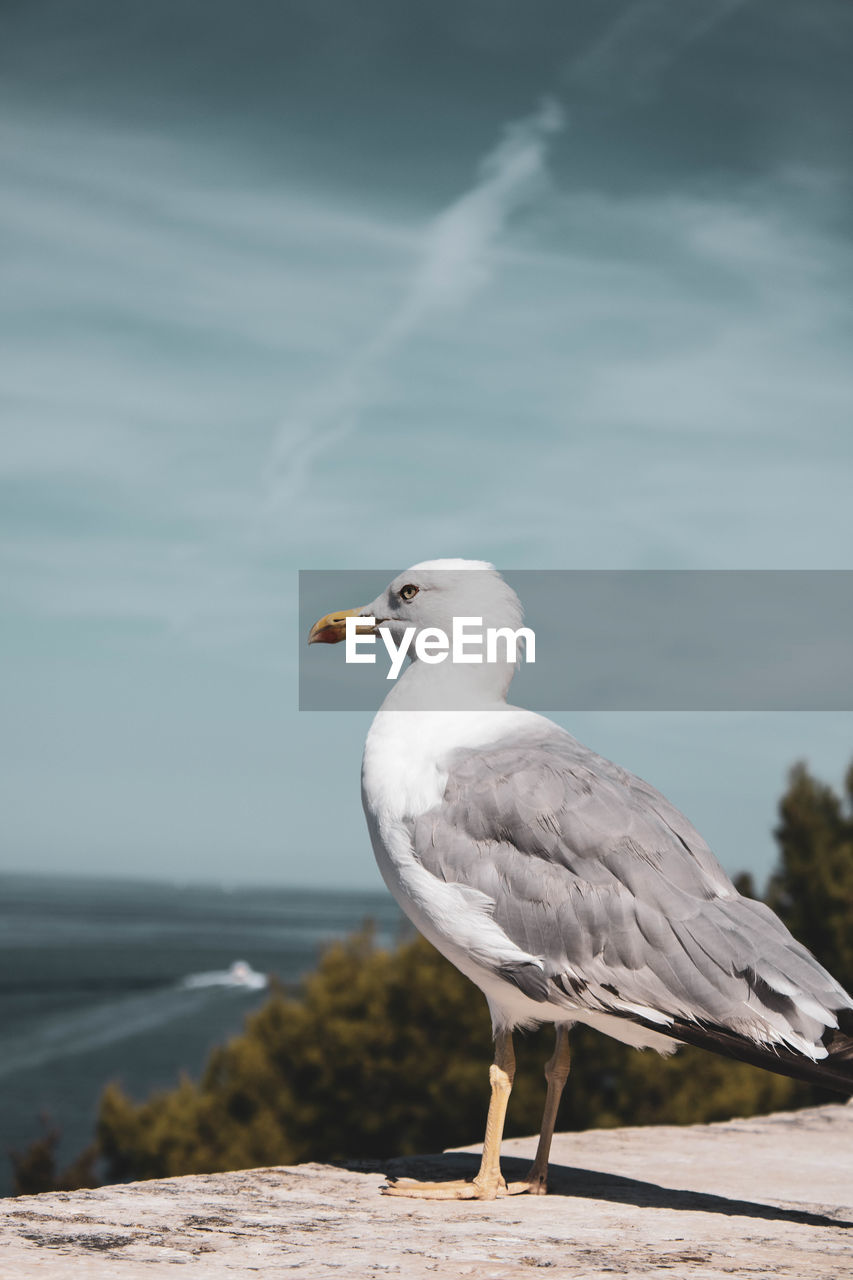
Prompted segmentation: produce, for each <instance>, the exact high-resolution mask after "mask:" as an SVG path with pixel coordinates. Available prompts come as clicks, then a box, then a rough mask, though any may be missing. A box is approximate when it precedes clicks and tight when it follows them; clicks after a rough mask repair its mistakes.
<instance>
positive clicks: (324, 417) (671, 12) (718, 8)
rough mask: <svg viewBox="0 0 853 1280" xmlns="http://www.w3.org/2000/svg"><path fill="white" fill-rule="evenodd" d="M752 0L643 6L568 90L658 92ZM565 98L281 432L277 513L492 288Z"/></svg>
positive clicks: (503, 158)
mask: <svg viewBox="0 0 853 1280" xmlns="http://www.w3.org/2000/svg"><path fill="white" fill-rule="evenodd" d="M746 3H747V0H703V4H702V6H701V7H700V6H699V5H698V4H697V5H693V4H690V3H689V0H637V2H636V3H633V4H632V5H631V6H630V7H629V8H627V9H626V10H625V11H624V12H623V13H622V14H620V16H619V17H618V18H616V19H615V21H614V22H612V23H611V24H610V25H609V26H608V27H607V28H606V29H605V31H604V33H603V34H602V35H601V36H600V37H599V39H598V40H597V41H596V42H595V43H594V44H593V45H592V46H591V48H589V49H587V50H585V51H584V52H583V53H582V54H581V55H580V56H578V57H577V58H574V59H573V60H572V61H571V62H569V63H568V64H567V65H566V67H565V70H564V71H563V73H562V74H561V76H560V77H559V87H560V90H561V92H562V93H563V94H564V95H566V96H568V97H571V95H572V94H573V93H577V92H584V91H593V92H595V91H601V90H606V91H607V92H608V93H614V94H615V95H616V96H617V97H619V98H620V99H624V97H625V94H626V92H627V93H630V92H632V91H634V92H636V91H638V90H645V91H648V90H650V89H651V88H652V87H653V85H654V84H655V83H656V82H657V81H658V80H659V79H660V77H661V76H662V75H663V74H664V73H665V71H667V70H668V69H669V67H671V66H672V65H673V64H674V63H675V62H676V61H677V60H678V58H679V57H680V56H681V55H682V53H683V52H684V51H685V50H686V49H687V48H689V47H690V46H691V45H693V44H695V43H696V42H697V41H699V40H701V39H702V38H704V37H705V36H706V35H707V34H708V33H709V32H711V31H712V30H713V29H714V28H715V27H717V26H718V25H719V24H720V23H722V22H724V21H725V20H726V19H728V18H729V17H731V16H732V15H733V14H734V13H735V12H736V11H737V10H739V9H741V8H743V7H744V5H745V4H746ZM565 124H566V113H565V110H564V107H563V106H562V105H561V103H560V102H559V101H558V100H557V98H556V97H553V96H552V97H547V98H545V99H544V100H543V101H542V103H541V105H540V106H539V108H538V109H537V110H536V111H535V112H534V113H533V114H532V115H530V116H525V117H523V118H522V119H519V120H515V121H513V122H511V123H510V124H509V125H507V126H506V127H505V129H504V131H503V134H502V136H501V138H500V140H499V141H498V143H497V145H496V146H494V147H493V148H492V149H491V150H490V151H489V152H488V153H487V154H486V155H485V157H484V158H483V159H482V161H481V162H480V164H479V166H478V173H477V178H476V181H475V182H474V183H473V185H472V186H471V187H470V188H469V189H468V190H467V191H465V192H464V193H463V194H462V195H461V196H459V197H458V198H457V199H456V200H454V201H453V202H452V203H451V204H450V205H448V206H447V207H446V208H445V209H444V210H442V212H441V213H439V214H438V215H437V216H436V217H435V218H434V219H433V221H432V222H431V223H430V224H429V226H428V227H427V229H426V232H425V235H424V243H423V250H422V253H421V257H420V262H419V263H418V265H417V268H416V269H415V271H414V274H413V276H412V279H411V281H410V283H409V286H408V288H407V289H406V291H405V293H404V295H403V297H402V298H401V300H400V303H399V305H398V306H397V308H396V310H395V311H394V312H393V314H392V315H391V317H390V318H389V320H388V321H387V323H386V324H385V325H383V326H382V328H381V329H380V330H379V331H378V333H376V334H375V335H374V337H373V338H372V339H371V340H369V341H368V342H366V343H365V345H364V346H363V347H362V348H361V349H360V350H359V351H358V352H357V353H356V354H355V355H354V356H353V358H352V359H351V360H350V362H349V363H348V364H347V366H346V367H345V368H344V369H343V370H341V371H340V373H339V374H338V375H337V376H336V377H335V378H333V379H332V381H331V383H330V384H329V385H328V386H327V387H325V388H324V389H323V390H322V391H320V392H318V393H317V394H316V395H315V396H314V397H312V398H311V399H310V400H309V401H307V402H305V403H303V404H302V405H301V406H299V407H298V408H297V410H296V411H295V412H294V414H293V415H292V416H291V417H290V419H289V420H288V421H287V422H285V423H284V424H283V425H282V426H281V427H280V428H279V430H278V431H277V433H276V436H275V440H274V444H273V448H272V455H271V459H270V463H269V466H268V476H267V482H268V483H267V490H268V507H269V508H272V510H274V511H275V510H282V509H285V508H287V507H289V505H290V503H291V502H292V501H293V499H295V498H296V497H297V496H298V495H299V493H300V492H301V491H302V490H303V488H304V486H305V484H306V482H307V481H308V479H309V476H310V472H311V469H312V467H313V466H314V464H315V462H316V461H317V460H318V459H319V458H320V457H322V455H323V454H325V453H327V452H328V450H329V449H331V448H333V447H334V446H335V445H336V444H338V443H340V442H341V441H343V440H344V439H346V438H347V437H348V436H349V435H351V434H352V433H353V432H354V431H355V430H357V428H358V426H359V424H360V421H361V419H362V416H363V414H364V413H365V412H366V410H367V409H369V407H370V405H371V403H373V401H374V399H375V398H376V395H377V390H378V385H379V382H380V380H381V376H382V373H383V370H384V369H385V368H386V366H387V365H388V364H389V363H390V361H391V360H392V358H393V356H394V354H395V353H396V351H397V350H398V349H399V348H400V347H401V346H402V345H403V343H405V342H406V341H407V340H408V339H409V338H410V337H411V336H412V335H413V334H414V333H415V332H416V331H417V329H418V328H419V327H421V326H422V325H423V324H424V323H426V322H427V321H429V320H430V319H431V318H433V317H434V316H436V315H439V314H441V313H442V312H446V311H449V310H451V309H455V308H458V307H461V306H463V305H464V304H465V303H467V302H468V301H469V300H470V299H471V298H472V297H473V296H474V294H475V293H477V292H478V291H479V290H480V289H481V288H482V287H483V286H484V285H485V284H487V283H488V281H489V279H490V278H491V276H492V274H493V273H494V270H495V250H496V248H497V247H498V245H499V243H500V241H501V238H502V236H503V234H504V232H505V230H506V228H507V225H508V223H509V221H510V220H511V219H512V218H513V217H514V216H515V215H516V214H518V213H520V212H522V211H523V210H524V209H525V208H527V207H529V206H530V205H531V204H532V203H534V202H535V200H536V199H537V197H538V196H540V195H541V193H542V192H543V190H545V189H546V174H547V161H548V155H549V147H550V144H551V140H552V138H553V136H554V135H555V134H557V133H558V132H559V131H560V130H562V129H563V128H564V127H565Z"/></svg>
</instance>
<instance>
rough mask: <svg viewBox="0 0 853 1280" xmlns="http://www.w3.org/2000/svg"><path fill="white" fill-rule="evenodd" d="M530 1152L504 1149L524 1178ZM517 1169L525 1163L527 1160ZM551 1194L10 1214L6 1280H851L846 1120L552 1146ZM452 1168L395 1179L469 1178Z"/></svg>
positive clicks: (372, 1170) (124, 1190)
mask: <svg viewBox="0 0 853 1280" xmlns="http://www.w3.org/2000/svg"><path fill="white" fill-rule="evenodd" d="M534 1146H535V1140H534V1139H532V1138H526V1139H517V1140H514V1141H511V1142H507V1143H506V1144H505V1156H506V1159H505V1162H504V1165H505V1171H506V1172H507V1174H508V1175H509V1176H510V1177H518V1176H519V1175H520V1174H521V1173H522V1172H523V1171H524V1169H525V1168H526V1166H527V1163H528V1161H529V1159H530V1158H531V1157H532V1153H533V1149H534ZM522 1157H523V1159H522ZM553 1161H554V1164H553V1176H552V1194H550V1195H548V1196H544V1197H531V1196H518V1197H512V1198H507V1199H501V1200H496V1201H493V1202H491V1203H486V1204H483V1203H477V1202H471V1201H468V1202H455V1201H415V1200H404V1199H397V1198H390V1197H383V1196H380V1194H379V1187H380V1186H381V1184H382V1182H383V1173H382V1169H383V1166H381V1165H378V1164H367V1163H365V1164H362V1165H359V1166H356V1165H352V1166H350V1167H348V1168H337V1167H330V1166H328V1165H317V1164H306V1165H299V1166H297V1167H295V1168H282V1169H254V1170H250V1171H246V1172H242V1173H225V1174H215V1175H208V1176H197V1177H189V1178H171V1179H166V1180H163V1181H160V1182H139V1183H133V1184H130V1185H127V1186H114V1187H102V1188H99V1189H98V1190H95V1191H76V1192H72V1193H53V1194H50V1195H43V1196H27V1197H20V1198H18V1199H11V1200H6V1201H3V1202H2V1204H0V1210H2V1214H3V1220H2V1230H0V1276H2V1277H3V1280H27V1278H28V1277H44V1278H47V1277H50V1280H64V1278H65V1277H73V1278H74V1280H78V1278H80V1280H90V1278H91V1280H102V1277H113V1276H116V1277H122V1278H123V1280H136V1277H141V1278H143V1280H149V1277H157V1276H167V1275H172V1276H173V1275H174V1274H175V1267H176V1266H182V1267H186V1268H187V1271H188V1272H189V1273H192V1274H194V1275H198V1276H199V1277H204V1280H207V1278H208V1277H210V1278H211V1280H216V1278H217V1277H229V1278H230V1280H233V1278H235V1277H243V1276H254V1275H258V1274H261V1275H263V1276H264V1277H266V1278H276V1280H277V1278H278V1277H285V1276H292V1275H300V1276H305V1277H308V1278H310V1280H324V1278H325V1277H331V1276H335V1277H347V1278H349V1277H362V1276H364V1277H376V1276H400V1277H405V1278H406V1280H409V1278H411V1280H419V1278H420V1277H441V1276H446V1277H463V1276H464V1277H468V1276H471V1277H489V1278H490V1280H503V1278H504V1277H526V1278H528V1280H530V1278H531V1277H533V1276H536V1275H541V1274H548V1275H551V1276H561V1277H562V1276H566V1277H578V1278H579V1280H580V1278H581V1277H582V1278H583V1280H598V1278H599V1277H608V1278H609V1277H613V1276H626V1277H644V1278H649V1277H657V1276H661V1277H662V1276H666V1277H673V1276H674V1277H681V1276H690V1277H696V1278H697V1280H699V1278H701V1280H721V1278H722V1277H730V1276H749V1277H757V1276H774V1277H791V1280H813V1278H814V1277H821V1278H822V1280H823V1278H826V1280H843V1278H845V1277H853V1106H847V1107H845V1106H840V1105H839V1106H827V1107H818V1108H814V1109H811V1110H808V1111H802V1112H799V1113H794V1112H791V1113H780V1114H778V1115H774V1116H767V1117H764V1118H761V1119H755V1120H736V1121H730V1122H729V1123H727V1124H715V1125H696V1126H693V1127H691V1128H665V1127H657V1128H643V1129H612V1130H591V1131H589V1132H586V1133H580V1134H562V1135H558V1137H557V1138H556V1139H555V1142H554V1155H553ZM475 1167H476V1160H475V1159H474V1158H473V1157H472V1156H471V1155H468V1154H465V1153H458V1152H451V1153H447V1154H446V1155H440V1156H424V1157H416V1158H412V1159H406V1160H394V1161H390V1162H389V1163H388V1164H387V1165H385V1166H384V1168H385V1169H386V1170H387V1171H388V1172H390V1173H395V1172H396V1173H399V1174H406V1175H409V1176H414V1177H437V1178H445V1177H447V1178H450V1177H458V1176H470V1174H472V1173H473V1172H474V1169H475Z"/></svg>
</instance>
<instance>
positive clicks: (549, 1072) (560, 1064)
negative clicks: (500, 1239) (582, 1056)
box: [510, 1026, 572, 1196]
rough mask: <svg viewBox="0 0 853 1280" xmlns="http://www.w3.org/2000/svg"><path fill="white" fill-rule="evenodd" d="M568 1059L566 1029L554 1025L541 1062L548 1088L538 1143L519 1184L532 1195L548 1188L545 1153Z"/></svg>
mask: <svg viewBox="0 0 853 1280" xmlns="http://www.w3.org/2000/svg"><path fill="white" fill-rule="evenodd" d="M571 1062H572V1059H571V1053H570V1051H569V1032H568V1029H567V1028H566V1027H560V1026H558V1027H557V1043H556V1044H555V1045H554V1053H553V1055H552V1057H551V1058H549V1059H548V1062H547V1063H546V1065H545V1079H546V1080H547V1081H548V1091H547V1093H546V1094H545V1112H544V1114H543V1116H542V1128H541V1129H540V1131H539V1145H538V1146H537V1148H536V1158H535V1160H534V1161H533V1164H532V1166H531V1169H530V1172H529V1173H528V1175H527V1181H526V1183H524V1184H522V1185H526V1186H527V1189H528V1190H529V1191H530V1192H531V1194H533V1195H539V1196H544V1195H545V1193H546V1191H547V1190H548V1156H549V1155H550V1153H551V1139H552V1138H553V1136H554V1125H555V1124H556V1123H557V1108H558V1107H559V1105H560V1098H561V1097H562V1096H563V1089H564V1088H565V1087H566V1081H567V1080H568V1078H569V1068H570V1067H571ZM514 1186H515V1184H512V1186H511V1187H510V1190H513V1188H514Z"/></svg>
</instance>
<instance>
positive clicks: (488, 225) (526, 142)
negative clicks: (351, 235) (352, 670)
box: [270, 99, 564, 507]
mask: <svg viewBox="0 0 853 1280" xmlns="http://www.w3.org/2000/svg"><path fill="white" fill-rule="evenodd" d="M563 125H564V116H563V111H562V108H561V107H560V106H559V105H558V104H557V103H556V102H555V101H553V100H552V99H546V100H545V101H543V103H542V104H541V105H540V107H539V108H538V110H537V111H536V112H534V114H533V115H531V116H527V117H524V118H523V119H521V120H515V121H513V122H512V123H511V124H509V125H508V126H507V127H506V128H505V129H504V131H503V135H502V137H501V138H500V140H499V142H498V143H497V145H496V146H495V147H493V148H492V150H491V151H489V152H488V153H487V154H486V156H485V157H484V158H483V160H482V161H481V162H480V165H479V166H478V175H477V179H476V181H475V182H474V184H473V185H472V186H471V187H470V188H469V189H468V190H467V191H465V192H464V193H463V194H462V195H461V196H459V197H458V198H457V199H456V200H454V201H453V203H452V204H450V205H448V206H447V207H446V208H445V209H444V210H442V212H441V213H439V214H438V216H437V217H436V218H434V219H433V221H432V222H431V223H430V225H429V226H428V227H427V230H426V233H425V236H424V243H423V250H422V253H421V256H420V261H419V262H418V265H417V267H416V269H415V271H414V274H413V277H412V279H411V282H410V284H409V287H408V288H407V290H406V292H405V294H404V295H403V297H402V298H401V300H400V303H399V305H398V307H397V308H396V310H395V311H394V312H393V314H392V315H391V317H390V319H389V320H388V321H387V323H386V324H385V325H384V326H383V327H382V328H381V329H380V331H379V332H378V333H377V334H376V335H375V336H374V337H373V339H372V340H371V341H369V342H368V343H366V344H365V346H364V347H363V348H362V349H361V350H360V351H359V352H358V353H357V354H356V356H355V357H354V358H353V359H352V360H351V361H350V363H349V365H348V366H347V367H346V368H345V369H344V370H343V371H342V372H341V373H340V374H339V375H338V377H337V378H335V379H334V381H333V383H332V385H331V386H330V387H329V388H327V389H326V390H324V391H323V392H322V393H320V394H318V395H317V396H316V397H315V398H314V399H313V400H312V401H311V402H309V403H307V404H304V405H303V406H302V408H301V411H300V412H299V413H298V414H296V415H295V416H294V419H291V420H290V421H288V422H287V423H285V424H284V425H283V426H282V427H281V428H280V429H279V431H278V433H277V436H276V440H275V443H274V447H273V457H272V463H271V467H270V472H271V496H272V501H273V505H274V506H276V507H279V506H281V505H282V504H284V503H288V502H289V501H290V500H292V499H293V498H294V497H295V496H296V495H297V493H298V492H299V491H300V490H301V488H302V487H303V485H304V483H305V481H306V479H307V478H308V474H309V472H310V469H311V467H312V465H313V463H314V462H315V461H316V459H317V458H318V457H319V456H321V455H322V454H323V453H325V452H326V451H327V450H328V449H329V448H331V447H332V446H333V445H335V444H337V443H338V442H339V441H341V440H342V439H344V438H345V437H346V436H348V435H349V434H350V433H351V432H352V431H354V430H355V429H356V427H357V426H358V422H359V420H360V416H361V414H362V413H363V412H364V411H365V410H366V409H367V408H368V407H369V405H370V404H371V402H372V400H373V398H374V396H375V394H376V385H377V381H378V379H379V377H380V375H381V372H382V370H383V368H384V367H385V365H386V364H387V362H388V361H389V360H390V359H391V357H392V356H393V355H394V353H395V352H396V350H397V349H398V348H399V347H400V346H401V345H402V344H403V343H404V342H405V341H406V340H407V339H408V338H409V337H410V336H411V335H412V334H413V333H414V332H415V330H417V329H418V328H419V327H420V326H421V325H422V324H424V323H425V322H427V321H428V320H430V319H431V318H432V317H433V316H435V315H439V314H441V313H442V312H445V311H449V310H452V309H455V308H457V307H461V306H463V305H464V304H465V303H466V302H468V300H469V299H470V298H471V297H472V296H473V295H474V294H475V293H476V292H478V291H479V290H480V289H481V288H482V287H483V286H484V285H485V284H487V283H488V281H489V278H490V277H491V275H492V273H493V271H494V251H495V249H496V248H497V246H498V244H499V242H500V239H501V237H502V235H503V233H504V231H505V229H506V226H507V224H508V222H509V221H510V219H511V218H513V217H514V216H515V215H516V214H518V213H519V212H521V211H522V210H523V209H524V208H525V207H527V206H528V205H529V204H531V203H532V202H533V201H534V200H535V199H536V197H537V196H538V195H539V194H540V193H541V191H542V190H543V188H544V187H545V185H546V182H545V179H546V163H547V157H548V146H549V143H550V139H551V137H552V136H553V135H554V134H555V133H557V132H559V130H560V129H562V128H563Z"/></svg>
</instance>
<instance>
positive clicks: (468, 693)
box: [382, 659, 515, 711]
mask: <svg viewBox="0 0 853 1280" xmlns="http://www.w3.org/2000/svg"><path fill="white" fill-rule="evenodd" d="M514 674H515V666H514V665H513V664H512V663H509V662H482V663H470V664H469V663H464V664H462V663H454V662H451V661H450V660H449V659H448V660H446V661H445V662H442V663H436V664H429V663H426V662H421V661H419V660H418V659H415V660H414V661H413V662H412V663H411V665H410V666H409V667H408V669H407V670H406V671H404V672H403V674H402V675H401V676H400V678H399V679H398V680H397V682H396V684H395V685H394V687H393V688H392V689H391V691H390V692H389V693H388V695H387V697H386V698H385V701H384V702H383V703H382V710H383V711H476V710H482V709H486V708H494V707H499V706H505V705H506V695H507V690H508V689H509V686H510V681H511V680H512V677H513V675H514Z"/></svg>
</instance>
